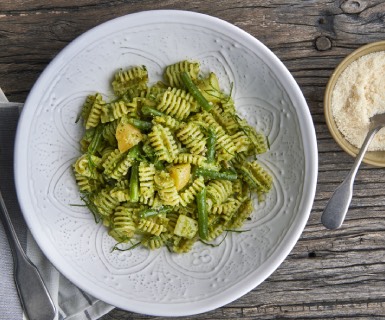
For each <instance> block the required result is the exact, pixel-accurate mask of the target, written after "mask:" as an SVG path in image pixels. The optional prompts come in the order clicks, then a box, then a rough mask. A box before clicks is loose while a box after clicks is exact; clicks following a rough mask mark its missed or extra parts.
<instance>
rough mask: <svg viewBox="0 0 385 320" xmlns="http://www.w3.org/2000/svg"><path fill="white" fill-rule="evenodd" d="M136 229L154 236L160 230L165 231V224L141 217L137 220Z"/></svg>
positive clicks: (158, 233) (157, 234) (159, 232)
mask: <svg viewBox="0 0 385 320" xmlns="http://www.w3.org/2000/svg"><path fill="white" fill-rule="evenodd" d="M138 229H139V230H141V231H143V232H148V233H151V234H153V235H155V236H159V235H160V234H161V233H162V232H164V231H167V229H166V227H165V226H163V225H161V224H158V223H155V222H154V221H151V220H146V219H141V220H140V221H139V224H138Z"/></svg>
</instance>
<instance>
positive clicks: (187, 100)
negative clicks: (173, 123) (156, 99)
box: [156, 88, 196, 121]
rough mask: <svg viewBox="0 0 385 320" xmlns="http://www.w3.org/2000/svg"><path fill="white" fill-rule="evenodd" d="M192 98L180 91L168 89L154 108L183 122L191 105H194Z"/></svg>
mask: <svg viewBox="0 0 385 320" xmlns="http://www.w3.org/2000/svg"><path fill="white" fill-rule="evenodd" d="M195 103H196V102H195V100H194V98H193V97H192V96H191V95H190V94H189V93H187V92H186V91H184V90H182V89H176V88H172V89H168V90H167V91H166V92H165V93H163V95H162V97H161V98H160V103H159V104H158V105H157V106H156V108H157V109H158V110H159V111H161V112H164V113H165V114H167V115H169V116H171V117H174V118H175V119H177V120H179V121H182V120H185V119H186V118H187V117H188V116H189V114H190V111H191V105H192V104H195Z"/></svg>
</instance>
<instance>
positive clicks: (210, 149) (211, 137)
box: [206, 128, 217, 163]
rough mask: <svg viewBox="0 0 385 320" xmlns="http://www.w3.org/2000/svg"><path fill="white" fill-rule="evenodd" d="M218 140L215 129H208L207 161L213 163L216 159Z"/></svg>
mask: <svg viewBox="0 0 385 320" xmlns="http://www.w3.org/2000/svg"><path fill="white" fill-rule="evenodd" d="M216 142H217V137H216V134H215V131H214V130H213V129H212V128H210V129H209V130H208V137H207V155H206V158H207V162H208V163H212V162H213V161H214V160H215V144H216Z"/></svg>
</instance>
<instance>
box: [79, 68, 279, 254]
mask: <svg viewBox="0 0 385 320" xmlns="http://www.w3.org/2000/svg"><path fill="white" fill-rule="evenodd" d="M111 87H112V90H113V91H114V94H115V97H114V98H113V99H112V100H111V101H107V100H106V99H105V98H103V95H102V94H101V93H95V94H92V95H89V96H88V97H87V98H86V99H85V102H84V105H83V108H82V111H81V118H82V121H83V125H84V127H85V134H84V136H83V137H82V139H81V141H80V147H81V153H82V154H81V155H80V156H79V158H78V159H77V160H76V162H75V163H74V165H73V170H74V176H75V179H76V182H77V184H78V187H79V190H80V192H81V194H82V199H83V200H84V202H85V204H86V205H87V206H88V208H89V209H90V211H91V212H92V213H93V214H94V216H95V219H96V220H97V221H102V222H103V224H104V225H105V226H106V227H107V228H108V230H109V235H110V236H112V237H113V238H114V239H115V240H116V241H117V245H116V246H115V247H114V248H115V249H118V250H128V249H132V248H134V247H136V246H138V245H142V246H143V247H145V248H148V249H151V250H154V249H159V248H161V247H167V248H168V249H169V250H170V251H172V252H175V253H184V252H188V251H189V250H191V248H192V247H193V246H194V244H195V243H196V242H197V241H201V242H203V243H205V244H211V245H213V243H212V242H211V241H214V242H215V240H217V238H218V237H224V236H225V233H226V232H228V231H234V230H237V229H239V228H241V227H242V225H243V223H244V221H245V220H246V219H247V218H248V217H249V216H250V214H251V213H252V211H253V202H252V201H251V194H252V193H255V194H256V195H257V199H258V200H259V201H263V199H264V195H265V194H266V193H268V192H269V191H270V189H271V187H272V178H271V176H270V175H269V173H268V171H267V170H266V169H265V168H264V167H262V166H261V165H260V164H259V163H258V162H257V160H255V158H256V157H255V156H256V155H258V154H261V153H264V152H266V151H267V150H268V142H267V138H266V137H265V136H264V135H263V134H262V133H259V132H256V130H255V129H254V128H253V127H251V126H249V125H248V123H247V121H246V120H244V119H241V118H240V117H239V116H238V115H237V114H236V110H235V105H234V101H233V99H232V98H231V96H230V95H229V94H226V93H224V92H223V91H222V90H221V89H220V87H219V82H218V79H217V77H216V75H215V74H214V73H210V74H209V75H207V76H203V75H201V73H200V69H199V63H197V62H190V61H180V62H178V63H175V64H173V65H170V66H167V67H166V68H165V72H164V80H163V81H162V82H158V83H156V84H154V85H150V84H149V77H148V73H147V69H146V67H145V66H135V67H132V68H128V69H127V70H120V71H118V72H117V73H116V75H115V77H114V79H113V81H112V84H111ZM250 159H254V160H250ZM218 241H219V240H218ZM218 241H217V242H218Z"/></svg>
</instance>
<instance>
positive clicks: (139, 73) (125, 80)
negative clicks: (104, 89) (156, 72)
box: [112, 66, 148, 96]
mask: <svg viewBox="0 0 385 320" xmlns="http://www.w3.org/2000/svg"><path fill="white" fill-rule="evenodd" d="M147 81H148V73H147V69H146V68H145V67H144V66H141V67H133V68H131V69H128V70H125V71H123V70H119V71H118V72H117V73H116V74H115V77H114V81H113V82H112V88H113V89H114V92H115V94H116V95H118V96H121V95H123V94H125V93H126V92H127V91H130V89H133V88H135V89H137V90H139V89H145V88H146V83H147Z"/></svg>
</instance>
